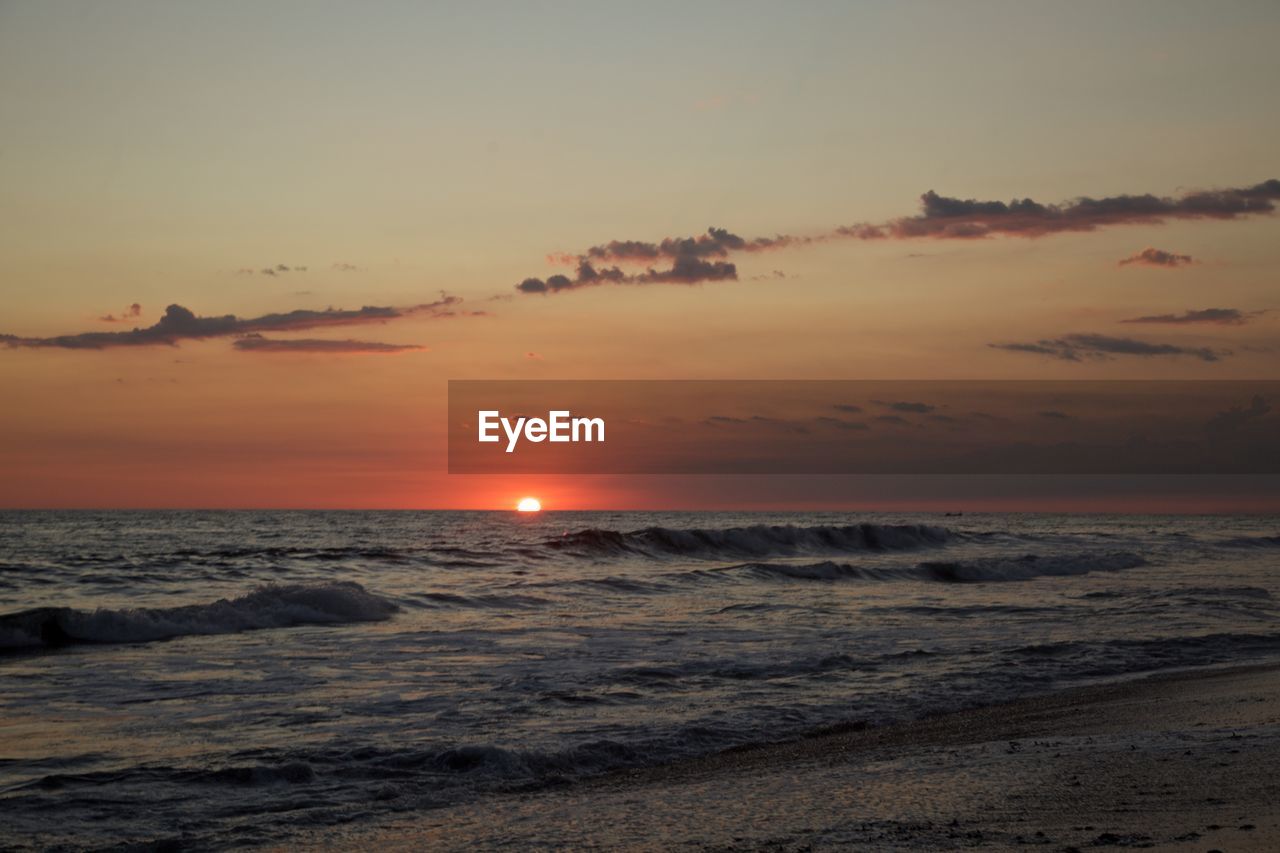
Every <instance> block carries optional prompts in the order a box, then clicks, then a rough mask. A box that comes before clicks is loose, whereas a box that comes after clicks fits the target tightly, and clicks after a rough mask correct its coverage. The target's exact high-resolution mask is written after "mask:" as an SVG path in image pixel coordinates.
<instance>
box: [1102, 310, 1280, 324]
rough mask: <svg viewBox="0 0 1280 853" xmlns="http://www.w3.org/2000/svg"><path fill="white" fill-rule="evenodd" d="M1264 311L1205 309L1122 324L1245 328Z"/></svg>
mask: <svg viewBox="0 0 1280 853" xmlns="http://www.w3.org/2000/svg"><path fill="white" fill-rule="evenodd" d="M1263 313H1265V312H1263V311H1250V312H1245V311H1241V310H1239V309H1237V308H1205V309H1203V310H1200V311H1183V312H1182V313H1181V314H1152V315H1150V316H1147V317H1134V318H1132V319H1130V320H1121V321H1120V322H1122V323H1166V324H1174V325H1184V324H1189V323H1210V324H1215V325H1218V326H1243V325H1244V324H1245V323H1247V322H1249V319H1250V318H1251V317H1256V316H1258V315H1260V314H1263Z"/></svg>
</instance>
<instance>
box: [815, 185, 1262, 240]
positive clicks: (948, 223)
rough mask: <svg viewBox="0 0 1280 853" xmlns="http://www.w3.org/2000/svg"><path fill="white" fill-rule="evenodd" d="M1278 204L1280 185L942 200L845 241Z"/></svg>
mask: <svg viewBox="0 0 1280 853" xmlns="http://www.w3.org/2000/svg"><path fill="white" fill-rule="evenodd" d="M1277 200H1280V180H1277V179H1274V178H1273V179H1271V180H1268V181H1263V182H1262V183H1260V184H1254V185H1253V186H1249V187H1238V188H1229V189H1219V190H1197V191H1193V192H1189V193H1185V194H1183V195H1181V196H1178V197H1168V196H1155V195H1151V194H1146V195H1117V196H1107V197H1103V198H1090V197H1088V196H1082V197H1080V198H1076V199H1074V200H1072V201H1067V202H1063V203H1061V204H1041V203H1040V202H1037V201H1033V200H1031V199H1029V198H1024V199H1014V200H1012V201H1009V202H1004V201H979V200H975V199H960V198H952V197H948V196H942V195H938V194H937V193H936V192H934V191H933V190H930V191H929V192H927V193H925V194H924V195H922V196H921V197H920V204H921V207H922V208H923V211H922V212H921V213H920V214H919V215H917V216H908V217H903V218H901V219H895V220H891V221H889V222H887V223H884V224H883V225H871V224H867V223H863V224H861V225H854V226H847V227H845V228H842V229H838V232H837V233H839V234H840V235H841V236H845V237H855V238H858V239H864V240H866V239H879V238H885V237H893V238H897V239H906V238H916V237H933V238H938V239H960V240H971V239H975V238H982V237H991V236H996V235H1006V236H1015V237H1044V236H1046V235H1049V234H1057V233H1061V232H1070V231H1095V230H1097V229H1098V228H1104V227H1109V226H1113V225H1159V224H1161V223H1164V222H1167V221H1169V220H1174V219H1223V220H1225V219H1237V218H1239V217H1242V216H1253V215H1258V214H1267V213H1273V212H1274V211H1275V209H1276V201H1277Z"/></svg>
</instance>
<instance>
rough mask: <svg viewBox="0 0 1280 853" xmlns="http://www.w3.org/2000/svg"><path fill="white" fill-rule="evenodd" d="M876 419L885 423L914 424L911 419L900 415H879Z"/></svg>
mask: <svg viewBox="0 0 1280 853" xmlns="http://www.w3.org/2000/svg"><path fill="white" fill-rule="evenodd" d="M876 420H877V421H880V423H884V424H898V425H900V426H912V423H911V421H909V420H907V419H906V418H904V417H900V416H898V415H877V416H876Z"/></svg>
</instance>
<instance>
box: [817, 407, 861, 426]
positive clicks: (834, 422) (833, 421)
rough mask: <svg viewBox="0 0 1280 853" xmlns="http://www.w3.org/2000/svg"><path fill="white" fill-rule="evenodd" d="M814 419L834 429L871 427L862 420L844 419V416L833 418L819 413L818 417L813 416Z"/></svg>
mask: <svg viewBox="0 0 1280 853" xmlns="http://www.w3.org/2000/svg"><path fill="white" fill-rule="evenodd" d="M837 408H838V407H837ZM815 420H816V421H817V422H818V423H820V424H823V425H824V426H830V427H835V428H836V429H847V430H867V429H871V427H869V426H867V425H866V424H864V423H862V421H849V420H845V419H844V418H833V417H830V416H829V415H820V416H819V417H817V418H815Z"/></svg>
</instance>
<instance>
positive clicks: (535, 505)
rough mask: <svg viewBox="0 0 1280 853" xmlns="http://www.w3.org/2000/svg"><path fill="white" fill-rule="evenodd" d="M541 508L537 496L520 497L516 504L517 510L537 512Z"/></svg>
mask: <svg viewBox="0 0 1280 853" xmlns="http://www.w3.org/2000/svg"><path fill="white" fill-rule="evenodd" d="M541 509H542V502H541V501H539V500H538V499H537V498H521V499H520V503H518V504H516V510H517V511H518V512H538V511H539V510H541Z"/></svg>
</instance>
